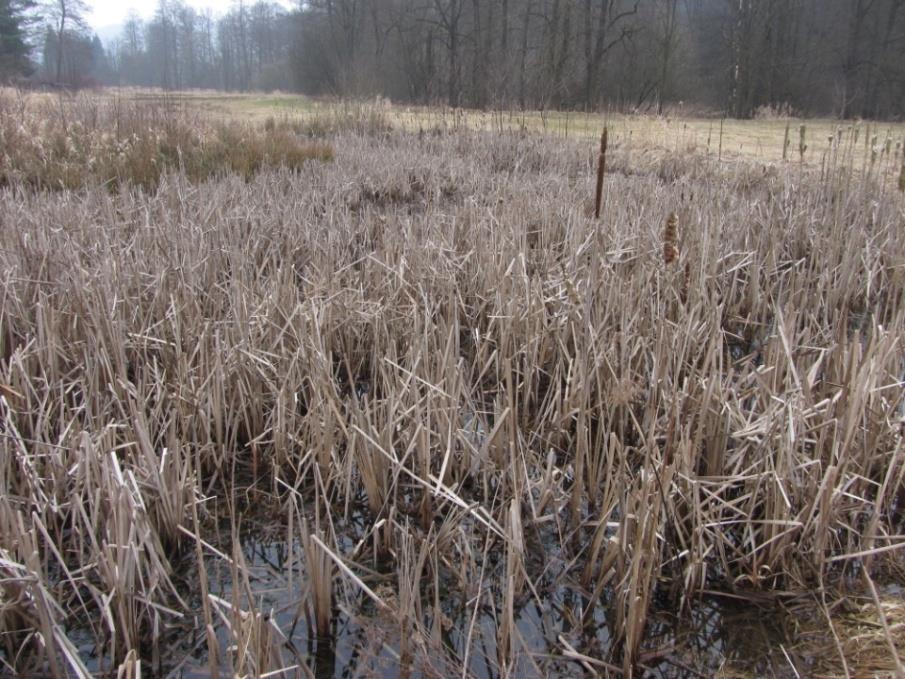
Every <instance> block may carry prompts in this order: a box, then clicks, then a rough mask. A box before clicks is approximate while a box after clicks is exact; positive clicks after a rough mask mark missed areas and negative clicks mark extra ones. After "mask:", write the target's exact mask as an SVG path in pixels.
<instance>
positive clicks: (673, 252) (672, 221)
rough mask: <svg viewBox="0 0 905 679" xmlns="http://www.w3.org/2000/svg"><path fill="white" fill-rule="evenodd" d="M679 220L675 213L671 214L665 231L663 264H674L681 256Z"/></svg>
mask: <svg viewBox="0 0 905 679" xmlns="http://www.w3.org/2000/svg"><path fill="white" fill-rule="evenodd" d="M678 242H679V218H678V217H677V216H676V213H675V212H670V213H669V218H668V219H667V220H666V228H665V229H664V230H663V263H664V264H672V263H673V262H674V261H676V258H677V257H678V256H679V246H678Z"/></svg>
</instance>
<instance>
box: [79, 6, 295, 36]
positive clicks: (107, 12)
mask: <svg viewBox="0 0 905 679" xmlns="http://www.w3.org/2000/svg"><path fill="white" fill-rule="evenodd" d="M157 3H158V0H87V5H88V7H89V10H90V11H89V12H88V14H87V16H86V17H85V18H86V19H87V20H88V25H89V26H91V27H92V28H94V29H95V30H96V29H99V28H104V27H108V26H114V25H117V24H121V23H123V22H124V21H125V20H126V17H127V16H129V11H130V10H133V9H134V10H135V12H136V13H137V14H138V15H139V16H140V17H141V18H142V19H149V18H151V17H152V16H153V15H154V10H155V9H156V8H157ZM186 4H188V5H191V6H192V7H194V8H195V9H208V8H209V9H212V10H213V11H214V14H215V15H217V14H223V13H225V12H226V11H227V10H228V9H229V8H230V6H231V5H232V4H233V0H220V1H219V2H218V1H217V0H186ZM280 4H282V5H285V6H286V7H290V6H292V4H293V3H291V2H289V1H288V0H280Z"/></svg>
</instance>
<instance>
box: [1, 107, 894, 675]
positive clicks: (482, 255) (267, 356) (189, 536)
mask: <svg viewBox="0 0 905 679" xmlns="http://www.w3.org/2000/svg"><path fill="white" fill-rule="evenodd" d="M135 115H138V114H137V113H136V114H135ZM279 128H280V126H279V125H276V124H275V125H274V126H273V130H274V131H275V130H278V129H279ZM335 135H336V136H331V137H330V145H331V147H332V148H333V149H334V152H335V159H334V162H332V163H303V164H302V165H301V166H299V167H298V168H296V169H295V170H292V171H291V170H290V169H288V168H287V167H285V166H278V167H277V166H275V167H268V166H261V167H259V168H258V169H257V171H256V172H254V173H251V174H249V175H246V174H245V173H243V172H235V173H230V172H227V173H224V174H223V175H222V176H219V175H213V176H211V177H210V178H209V179H208V180H206V181H205V183H203V184H202V185H198V184H196V183H195V182H194V181H193V178H192V177H191V176H190V173H189V172H188V169H187V168H185V169H182V170H180V168H179V167H178V165H177V166H173V167H171V168H169V169H167V170H166V171H164V172H163V173H162V174H159V175H158V177H159V181H158V182H157V184H156V188H155V189H154V190H150V191H135V190H125V191H117V192H110V191H107V190H104V189H103V188H101V187H100V186H97V185H95V186H93V187H91V186H90V183H89V187H87V188H83V189H80V190H78V191H69V190H55V191H41V190H35V189H36V188H39V187H40V183H38V184H35V183H34V182H28V181H25V180H24V179H22V178H19V179H17V178H15V177H12V176H10V178H9V179H8V181H7V185H6V186H5V187H4V188H2V189H0V214H2V215H3V222H4V228H3V229H2V230H0V272H3V273H2V275H0V321H2V322H0V383H2V385H4V389H3V393H2V395H0V423H2V432H0V434H2V435H0V452H2V454H0V591H2V599H0V632H2V636H0V649H2V650H0V659H2V662H3V663H4V666H5V668H7V669H8V670H9V671H11V672H12V671H17V672H20V673H25V674H29V673H30V674H32V675H37V674H50V675H55V676H65V675H66V674H67V673H69V672H74V673H80V672H81V673H87V672H88V671H89V670H88V669H87V668H86V666H85V665H86V663H89V664H91V668H90V671H92V672H98V673H112V674H115V673H120V674H122V675H124V676H130V675H134V674H136V673H137V672H138V671H139V670H141V671H142V672H145V673H158V674H166V673H168V672H170V671H172V670H173V669H174V666H173V665H174V663H175V662H176V661H174V659H173V657H172V656H173V654H172V653H170V652H169V644H171V643H172V641H171V639H172V635H173V634H176V633H179V632H180V631H182V632H183V633H184V630H185V629H186V628H185V626H186V625H189V626H193V625H195V624H196V623H195V622H193V621H197V627H198V629H197V630H196V631H197V632H198V644H199V646H200V647H204V645H205V644H206V645H207V647H208V649H209V651H208V653H207V654H206V656H205V657H206V658H207V662H208V663H209V666H210V671H211V672H213V673H216V672H220V673H221V674H222V675H229V674H232V673H234V672H236V673H240V674H248V675H255V676H261V675H265V674H267V673H268V672H281V671H284V672H292V671H296V670H292V669H288V668H293V667H296V666H301V665H305V663H306V662H318V663H325V665H321V669H323V667H324V666H326V667H327V668H328V670H329V667H330V666H329V663H330V662H331V660H330V653H329V651H330V649H331V639H332V638H333V637H334V636H335V635H337V634H341V633H342V632H341V630H342V629H343V626H342V625H340V622H341V621H345V622H348V621H350V620H357V621H359V623H360V624H361V625H362V627H367V628H368V629H370V630H371V632H369V634H370V636H368V634H365V633H363V636H364V637H367V639H369V640H370V641H369V643H370V644H371V645H369V646H368V648H371V649H372V650H373V653H372V654H371V655H372V658H371V660H374V658H378V657H379V658H381V659H382V661H384V662H389V663H394V664H395V667H397V668H401V669H402V668H410V669H412V670H413V671H415V670H418V669H419V668H420V669H423V670H424V671H428V670H429V668H431V667H432V668H433V671H436V672H440V673H441V674H446V673H450V672H456V673H463V672H470V671H473V670H474V668H475V667H481V668H488V669H489V671H490V672H493V673H496V672H499V671H503V672H508V673H510V674H543V673H545V672H552V671H559V672H563V673H565V672H567V671H568V670H569V669H571V670H573V671H574V670H577V668H578V667H582V668H584V669H588V668H592V669H593V670H594V671H601V672H620V673H622V674H624V675H626V676H629V675H632V674H634V675H638V676H640V675H641V674H642V673H643V672H644V671H645V666H646V663H649V662H651V660H650V658H651V657H652V655H651V654H652V653H654V652H655V651H656V649H653V648H652V647H651V643H652V641H651V640H652V637H651V635H652V634H653V632H652V630H653V629H654V628H655V627H656V626H655V625H653V624H651V621H652V620H654V618H655V614H656V613H657V612H658V611H660V612H662V611H663V610H670V611H690V610H693V609H694V607H695V606H696V602H698V601H699V600H700V599H701V598H702V597H704V596H705V595H706V594H708V593H712V592H715V591H716V592H722V593H726V594H729V595H731V596H733V597H742V598H744V597H751V598H752V599H756V598H758V597H760V598H763V597H770V598H778V597H785V596H788V595H789V593H791V592H799V593H801V592H808V591H811V590H816V589H819V590H820V591H823V592H837V593H839V594H840V595H841V594H842V593H844V592H845V586H846V583H847V582H848V581H849V580H850V577H849V576H852V575H853V574H856V573H859V572H861V571H862V570H869V572H870V574H871V575H872V577H873V578H874V580H879V579H880V578H881V576H882V575H883V573H884V572H895V570H894V567H895V564H896V563H897V559H899V558H900V556H901V552H902V547H903V543H902V541H901V538H900V537H899V536H901V534H902V510H901V507H902V498H903V496H905V495H903V493H905V491H903V477H902V469H903V451H902V438H901V429H900V427H901V417H902V412H903V406H902V370H903V365H905V357H903V349H902V347H903V346H905V330H903V329H905V305H903V300H905V292H903V285H905V279H903V276H902V270H903V264H905V241H903V239H902V238H901V201H900V199H899V198H898V196H897V195H896V194H895V193H894V192H893V191H892V190H890V185H889V183H885V184H884V183H883V182H880V181H873V180H872V179H871V178H868V177H864V176H861V175H858V174H857V173H854V172H853V171H852V170H851V166H850V165H849V167H848V170H849V174H846V167H845V166H844V164H843V161H845V160H846V159H850V158H851V156H850V155H848V156H846V155H844V154H842V153H840V156H839V159H835V160H832V163H833V164H831V165H830V166H828V169H827V170H826V173H825V177H824V179H823V180H821V178H820V176H819V175H818V174H817V173H816V172H811V171H810V170H809V168H807V167H796V168H795V171H794V172H791V171H789V170H788V169H786V168H785V167H784V166H782V167H780V168H777V169H776V170H775V171H773V172H769V173H767V172H764V170H763V168H762V167H761V166H756V165H748V164H746V163H744V162H738V163H732V164H731V165H727V166H723V164H722V163H719V162H715V161H713V160H709V159H707V158H702V157H698V156H675V155H670V156H667V157H657V156H654V155H652V154H646V153H640V152H639V151H638V150H637V149H634V150H633V149H631V148H630V147H628V146H624V147H623V146H620V147H619V148H613V149H610V150H609V156H608V158H607V172H608V175H607V181H608V182H610V183H611V184H612V185H611V187H610V192H609V195H610V196H611V199H609V200H608V202H607V215H608V224H609V225H611V226H610V228H608V229H607V233H606V238H605V239H603V238H601V237H600V234H599V230H598V229H597V224H596V222H595V221H594V220H591V219H589V218H588V216H587V215H586V214H584V210H583V209H582V208H580V207H578V206H581V205H582V200H583V198H582V197H586V196H588V195H589V192H590V191H591V190H592V189H593V184H592V182H593V179H592V177H593V167H594V161H595V156H596V155H597V154H596V153H592V152H589V151H588V149H587V148H585V147H584V146H582V145H580V144H577V143H576V144H572V143H569V142H562V141H561V140H551V139H546V138H543V137H540V136H532V135H527V134H512V135H507V134H484V133H477V132H470V131H468V130H467V129H464V130H458V131H454V132H451V131H449V130H445V131H444V130H441V131H439V132H437V133H433V132H431V133H429V134H425V135H423V136H422V137H420V138H419V136H418V135H407V134H404V133H401V132H398V131H385V130H381V131H379V133H377V134H376V135H372V134H370V132H369V131H368V130H367V129H366V128H365V129H360V128H354V129H341V130H338V131H337V132H336V133H335ZM802 146H803V143H802ZM801 153H802V155H803V153H804V152H803V150H802V151H801ZM692 193H693V194H694V196H695V200H694V201H692V202H691V203H690V204H688V207H687V209H686V208H685V207H683V209H682V210H683V211H682V214H683V222H687V223H692V224H694V225H695V228H694V230H688V231H687V233H683V234H682V238H683V249H684V250H685V253H683V255H682V257H683V259H687V260H688V261H686V274H685V282H684V283H683V291H682V292H681V293H680V291H679V290H677V289H676V288H677V287H678V286H668V285H667V286H664V285H662V276H661V267H662V261H661V255H660V252H658V251H657V250H658V249H654V250H653V251H652V249H651V247H650V245H651V243H652V242H653V243H655V242H657V240H658V238H657V236H658V232H659V230H660V228H661V224H662V221H661V220H662V215H663V214H664V212H666V211H667V210H668V209H669V208H668V206H675V205H678V204H680V202H681V197H682V196H683V195H689V194H692ZM686 212H687V216H686ZM529 222H530V223H532V224H535V225H536V228H535V230H536V231H538V232H539V233H540V236H539V241H538V243H539V244H538V247H534V248H529V245H528V243H527V242H526V238H525V224H527V223H529ZM677 222H678V219H677V218H676V217H675V216H674V215H671V216H670V219H669V220H668V221H667V228H666V230H665V231H664V234H663V250H662V259H663V261H666V262H667V263H669V261H672V260H674V259H675V258H676V257H677V256H678V255H679V252H678V248H677V241H678V237H679V236H678V223H677ZM540 244H543V247H541V246H540ZM668 246H669V247H668ZM691 252H693V253H694V258H693V260H692V259H691V258H689V257H687V253H691ZM680 294H681V296H682V300H683V304H682V314H681V316H679V315H675V314H666V313H664V310H665V309H667V308H669V307H670V306H672V305H674V304H676V302H677V298H678V297H679V295H680ZM255 516H257V517H265V518H266V522H267V524H268V525H271V526H274V527H275V528H274V530H275V531H276V532H278V533H279V534H281V535H283V536H285V543H286V545H288V547H287V551H288V553H289V556H288V557H287V558H288V560H287V561H285V562H283V563H285V564H288V565H286V566H285V567H281V568H280V569H277V570H279V576H280V577H281V578H284V579H285V581H286V584H284V585H283V586H282V588H281V589H279V596H280V597H281V598H282V599H285V600H288V601H289V604H287V605H291V607H292V608H293V610H295V611H296V613H294V615H293V616H290V617H288V618H287V617H285V615H286V614H285V613H284V617H279V616H277V615H271V611H270V608H269V607H267V606H265V605H264V604H263V603H262V599H263V598H264V597H265V596H267V595H268V593H267V592H265V591H262V590H261V589H260V588H259V587H258V586H257V585H256V582H257V578H256V573H257V572H256V570H255V568H256V566H255V565H254V564H253V563H251V562H250V561H249V559H248V558H247V557H246V556H244V554H245V552H243V550H242V545H243V544H244V542H245V541H247V540H248V539H250V537H251V536H252V531H251V529H248V528H246V526H247V522H248V521H250V518H247V517H255ZM243 518H244V519H245V521H246V523H243ZM259 520H263V519H259ZM227 523H228V528H222V526H223V525H226V524H227ZM218 573H219V576H218V575H217V574H218ZM199 582H200V583H202V584H201V585H200V586H199V584H198V583H199ZM217 582H220V583H224V582H225V583H227V584H226V585H225V586H224V587H225V590H224V591H220V592H219V593H218V592H215V591H214V588H215V586H216V583H217ZM199 587H200V589H201V591H200V592H199V591H198V589H199ZM551 601H555V602H556V606H555V607H553V610H554V613H555V615H556V617H555V618H551V619H547V618H546V617H544V618H543V619H541V620H540V621H536V617H532V615H533V612H534V611H535V610H548V609H550V608H551V607H550V606H549V605H548V604H549V603H550V602H551ZM881 604H882V602H881ZM884 614H885V620H886V624H887V628H888V631H889V635H888V636H889V639H887V638H885V636H884V638H883V639H881V642H882V647H883V648H889V645H890V643H892V644H895V643H897V642H896V640H895V637H894V634H895V633H896V630H897V629H898V628H897V627H895V625H896V624H897V620H898V618H897V617H894V616H898V615H899V612H894V611H892V610H888V609H884ZM368 621H370V622H371V624H370V625H369V626H368V625H367V622H368ZM296 624H297V626H296ZM532 625H534V626H535V627H536V628H538V630H539V631H538V632H537V633H536V635H534V636H532V635H531V634H530V633H529V631H530V630H531V629H532ZM595 625H596V626H597V627H596V628H595ZM302 628H305V629H306V630H307V631H305V632H301V631H300V630H301V629H302ZM599 628H605V630H606V632H605V634H604V633H602V632H601V633H600V634H597V633H596V632H595V629H599ZM74 631H77V632H78V634H80V635H81V636H80V637H79V638H80V639H82V642H83V643H82V645H81V646H79V647H78V648H76V646H75V644H74V642H73V640H72V639H73V638H74V635H75V632H74ZM881 633H882V632H881ZM603 638H605V639H607V640H608V641H607V643H608V644H609V645H602V644H601V642H600V639H603ZM85 639H87V642H85ZM302 639H306V640H308V642H309V643H310V644H312V648H311V652H310V653H307V654H305V653H304V652H303V651H302V650H301V649H300V648H299V645H301V644H302V643H303V641H301V640H302ZM890 639H892V641H890ZM371 642H373V643H371ZM86 643H87V647H88V648H90V652H89V651H86V650H85V648H86ZM314 647H316V652H315V651H314ZM334 650H335V648H334ZM186 656H187V657H188V656H189V654H188V653H187V654H186ZM306 658H307V659H306ZM311 658H314V660H313V661H312V660H311ZM139 661H140V663H141V664H140V665H139ZM185 662H188V660H185ZM332 662H334V663H335V662H337V661H336V658H335V656H334V657H333V660H332ZM359 662H360V663H361V664H362V666H364V665H366V664H367V662H369V661H368V659H367V658H364V657H360V658H359ZM374 662H377V661H376V660H374ZM334 669H335V668H334ZM299 671H301V670H299ZM375 671H378V670H377V669H375ZM482 671H484V670H483V669H482Z"/></svg>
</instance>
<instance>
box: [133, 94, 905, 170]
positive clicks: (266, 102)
mask: <svg viewBox="0 0 905 679" xmlns="http://www.w3.org/2000/svg"><path fill="white" fill-rule="evenodd" d="M121 96H123V97H125V98H127V99H128V98H145V99H149V100H157V101H159V100H160V99H161V98H166V99H168V100H169V101H171V102H174V103H178V104H179V105H182V106H186V107H188V108H193V109H200V110H203V111H206V112H208V113H210V114H213V115H221V116H225V117H228V118H230V119H235V118H241V119H246V120H252V121H262V120H264V119H266V118H267V117H272V116H277V117H279V116H291V117H305V116H312V115H319V114H320V115H323V114H324V113H329V112H330V111H333V110H335V109H336V108H343V107H346V108H361V107H362V104H360V103H349V102H346V103H343V102H335V101H329V100H315V99H311V98H309V97H304V96H301V95H294V94H273V95H259V94H224V93H222V92H188V93H179V94H170V95H164V94H162V93H157V92H135V91H132V90H124V91H123V92H122V94H121ZM364 106H365V107H370V108H375V107H376V108H379V109H381V110H382V111H384V113H385V115H386V116H387V117H388V118H389V119H390V120H391V121H392V122H393V123H395V124H396V125H397V126H399V127H401V128H403V129H407V130H409V131H417V130H418V129H424V128H429V129H433V128H436V127H441V128H449V127H453V128H456V127H467V128H469V129H475V130H484V131H488V132H512V131H520V130H528V131H530V132H543V133H545V134H547V135H549V136H552V137H563V138H576V139H584V138H597V137H599V136H600V132H601V130H602V129H603V127H604V126H608V127H609V128H610V134H611V139H612V140H613V142H614V143H617V144H631V145H633V146H636V147H637V148H639V149H643V150H647V151H653V150H659V151H664V152H673V153H685V152H695V153H706V154H709V155H716V156H718V157H719V158H726V159H727V160H728V159H737V158H744V159H747V160H758V161H761V162H766V163H774V162H777V161H780V160H782V159H783V157H784V154H783V152H784V149H785V159H786V160H787V161H795V162H801V161H802V160H804V161H805V162H806V163H809V164H812V165H819V164H821V163H822V162H824V158H825V156H826V155H828V154H830V153H832V151H833V147H834V146H837V147H838V145H839V141H840V140H844V141H845V143H846V144H847V145H852V146H853V147H855V149H856V150H855V153H854V154H853V159H854V161H855V162H856V163H857V164H858V165H859V166H863V165H866V164H869V163H870V159H871V156H872V154H873V153H874V152H876V153H877V154H878V155H884V154H892V153H894V152H895V151H901V142H902V140H903V139H905V123H887V122H877V121H839V120H820V119H808V120H802V119H797V118H780V117H776V118H762V119H756V120H736V119H724V120H721V119H719V118H701V117H693V116H687V115H683V114H682V113H676V114H675V115H663V116H652V115H626V114H618V113H612V114H596V113H594V114H586V113H580V112H558V111H547V112H543V111H524V112H522V111H515V110H504V111H469V110H459V109H456V110H454V109H439V108H429V107H420V106H400V105H395V106H394V105H392V104H391V103H390V102H388V101H385V100H378V101H376V102H370V103H369V104H365V105H364ZM802 125H804V127H805V137H804V145H805V147H806V149H805V151H804V153H803V154H802V153H801V152H800V151H801V127H802ZM787 130H788V137H787V136H786V135H787ZM831 138H832V139H833V140H834V141H830V139H831ZM887 142H888V143H889V148H887ZM897 144H899V146H898V148H897V147H896V145H897Z"/></svg>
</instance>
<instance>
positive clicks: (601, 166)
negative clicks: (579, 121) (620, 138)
mask: <svg viewBox="0 0 905 679" xmlns="http://www.w3.org/2000/svg"><path fill="white" fill-rule="evenodd" d="M606 147H607V128H606V127H604V128H603V134H601V135H600V158H599V159H598V162H597V190H596V192H595V193H594V219H600V208H601V207H602V203H603V174H604V172H606Z"/></svg>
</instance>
